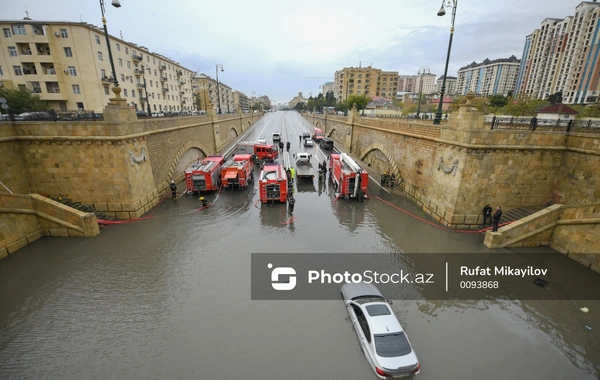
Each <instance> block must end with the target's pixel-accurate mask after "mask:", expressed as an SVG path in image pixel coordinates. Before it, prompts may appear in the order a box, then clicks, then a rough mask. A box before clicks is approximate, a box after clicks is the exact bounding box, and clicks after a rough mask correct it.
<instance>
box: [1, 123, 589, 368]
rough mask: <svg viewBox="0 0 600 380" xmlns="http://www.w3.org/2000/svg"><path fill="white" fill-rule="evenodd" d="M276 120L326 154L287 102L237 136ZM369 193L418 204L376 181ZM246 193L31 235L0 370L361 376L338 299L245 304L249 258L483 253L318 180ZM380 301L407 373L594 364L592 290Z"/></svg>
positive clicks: (12, 288) (16, 263)
mask: <svg viewBox="0 0 600 380" xmlns="http://www.w3.org/2000/svg"><path fill="white" fill-rule="evenodd" d="M274 131H279V132H282V133H283V134H284V141H287V140H288V139H289V140H290V141H291V143H292V144H291V146H292V152H291V153H295V152H298V151H305V150H306V151H309V152H312V153H313V154H315V155H316V156H317V159H318V160H319V161H322V160H323V159H324V156H323V153H322V152H321V151H320V149H319V148H318V147H314V148H303V147H301V146H300V145H299V143H298V135H299V134H300V133H301V132H308V131H309V129H308V125H307V123H306V122H305V121H303V120H302V119H301V118H300V117H299V115H298V114H296V113H294V112H287V113H284V112H277V113H269V114H267V116H266V117H265V118H263V119H262V120H261V121H260V123H259V124H258V125H257V126H256V127H255V128H254V129H253V130H252V131H251V133H250V135H249V136H248V137H247V138H246V139H248V140H254V139H256V138H257V137H258V136H260V135H262V136H265V137H266V138H267V139H268V140H270V137H271V135H272V133H273V132H274ZM316 162H317V161H316V160H315V167H316ZM257 177H258V176H255V179H256V178H257ZM183 187H184V184H180V189H181V188H183ZM369 191H370V193H371V195H380V196H381V197H384V198H385V199H388V200H390V201H391V202H393V203H394V204H396V205H398V206H399V207H401V208H403V209H405V210H408V211H409V212H412V213H414V214H417V215H420V216H423V215H422V214H421V213H420V212H419V210H418V209H417V208H415V207H414V206H412V205H411V204H410V203H408V202H407V201H404V200H403V199H402V198H400V197H398V196H392V195H388V194H385V192H384V191H382V190H381V189H380V188H379V187H378V186H377V185H376V184H375V183H373V184H372V185H371V186H370V188H369ZM258 196H259V195H258V191H257V187H256V186H255V185H251V186H250V187H249V188H248V189H246V190H243V191H240V190H234V191H231V190H223V191H222V192H221V193H220V194H218V196H217V195H215V194H210V195H208V196H207V198H208V199H209V201H211V202H214V204H213V205H212V206H211V207H209V208H208V209H205V210H198V207H200V205H199V201H198V199H197V197H187V196H183V197H181V198H180V199H178V200H177V201H173V200H171V199H166V200H164V201H163V202H162V203H161V204H160V205H159V206H158V207H157V208H156V212H155V213H154V214H153V216H154V217H153V218H152V219H149V220H145V221H140V222H135V223H128V224H123V225H116V226H111V227H108V228H104V229H102V231H101V234H100V235H99V236H97V237H95V238H88V239H85V238H68V239H67V238H42V239H39V240H38V241H36V242H34V243H33V244H31V245H30V246H28V247H25V248H23V249H21V250H20V251H18V252H17V253H15V254H13V255H11V256H10V257H8V258H5V259H3V260H1V261H0V289H2V291H1V292H0V378H2V379H57V378H60V379H106V378H112V379H167V378H168V379H226V378H227V379H229V378H239V379H257V380H258V379H260V380H263V379H276V378H279V379H284V378H285V379H317V378H327V379H373V378H375V377H374V375H373V373H372V372H371V369H370V367H369V366H368V364H367V361H366V360H365V358H364V356H363V354H362V352H361V349H360V346H359V344H358V341H357V338H356V335H355V333H354V331H353V329H352V325H351V324H350V322H349V319H348V315H347V312H346V309H345V307H344V305H343V303H342V301H341V300H332V301H253V300H251V297H250V254H251V253H253V252H283V253H289V254H302V253H309V252H323V253H328V252H330V253H333V252H336V253H345V252H352V253H360V252H380V253H383V254H387V255H401V254H402V253H401V252H417V253H420V252H440V253H443V252H487V249H486V248H485V247H484V246H483V245H482V242H483V235H479V234H457V233H448V232H445V231H442V230H440V229H437V228H435V227H433V226H431V225H429V224H426V223H423V222H422V221H420V220H418V219H415V218H413V217H412V216H410V215H407V214H405V213H402V212H400V211H398V210H397V209H394V208H392V207H390V206H389V205H387V204H385V203H383V202H381V201H379V200H377V199H375V198H372V199H371V200H369V201H368V202H357V201H355V200H353V201H350V202H347V201H343V200H338V201H337V202H336V201H335V196H334V195H333V193H332V191H331V189H330V188H329V186H328V184H327V183H326V184H317V182H316V181H315V182H314V183H313V184H310V183H303V184H301V186H300V187H299V188H298V189H296V193H295V197H296V206H295V211H294V215H295V218H294V219H293V221H292V222H289V220H288V218H289V216H288V215H287V214H286V210H285V205H280V204H273V205H268V206H261V205H260V203H258V204H256V202H257V200H258ZM510 251H511V252H523V253H525V252H549V253H551V254H556V253H555V252H553V251H552V250H550V249H548V248H540V249H529V250H527V251H525V250H517V249H512V250H510ZM399 252H400V253H399ZM595 286H596V287H597V286H598V284H595ZM584 306H585V307H588V308H589V310H590V312H589V313H587V314H586V313H583V312H581V311H580V310H579V309H580V308H581V307H584ZM392 308H393V310H394V312H395V313H396V315H397V317H398V319H399V320H400V322H401V323H402V325H403V327H404V329H405V331H406V332H407V334H408V336H409V337H410V339H411V342H412V344H413V346H414V348H415V351H416V352H417V355H418V356H419V359H420V362H421V365H422V370H421V373H420V374H419V376H418V377H419V378H420V379H482V378H485V379H488V380H491V379H517V378H523V379H595V378H598V377H599V376H600V343H599V342H600V336H599V334H598V331H600V324H598V321H599V320H600V318H598V312H599V311H600V302H598V301H593V302H592V301H587V302H586V301H535V302H532V301H527V302H526V301H506V300H504V301H436V300H422V301H401V300H398V301H395V302H394V304H393V305H392ZM586 326H589V327H590V328H592V330H589V329H588V328H586Z"/></svg>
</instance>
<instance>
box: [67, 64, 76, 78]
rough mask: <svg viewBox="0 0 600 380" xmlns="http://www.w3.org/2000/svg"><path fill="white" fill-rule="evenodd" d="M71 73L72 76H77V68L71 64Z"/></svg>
mask: <svg viewBox="0 0 600 380" xmlns="http://www.w3.org/2000/svg"><path fill="white" fill-rule="evenodd" d="M69 74H70V75H71V76H72V77H76V76H77V70H76V69H75V66H69Z"/></svg>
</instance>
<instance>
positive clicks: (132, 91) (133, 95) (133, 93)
mask: <svg viewBox="0 0 600 380" xmlns="http://www.w3.org/2000/svg"><path fill="white" fill-rule="evenodd" d="M131 96H132V97H134V98H135V90H131Z"/></svg>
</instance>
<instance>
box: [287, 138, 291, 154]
mask: <svg viewBox="0 0 600 380" xmlns="http://www.w3.org/2000/svg"><path fill="white" fill-rule="evenodd" d="M290 145H291V144H290V142H289V141H288V142H287V143H286V147H287V151H288V152H289V151H290Z"/></svg>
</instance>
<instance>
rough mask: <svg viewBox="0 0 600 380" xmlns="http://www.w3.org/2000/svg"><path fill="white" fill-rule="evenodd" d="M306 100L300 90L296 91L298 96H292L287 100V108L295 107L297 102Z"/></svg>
mask: <svg viewBox="0 0 600 380" xmlns="http://www.w3.org/2000/svg"><path fill="white" fill-rule="evenodd" d="M306 102H308V99H306V98H305V97H304V96H302V92H301V91H300V92H298V96H294V98H293V99H292V100H290V101H289V102H288V108H290V109H292V108H294V107H296V105H297V104H298V103H305V104H306Z"/></svg>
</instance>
